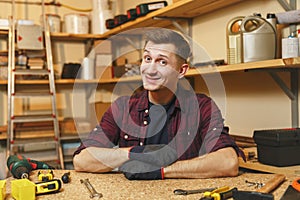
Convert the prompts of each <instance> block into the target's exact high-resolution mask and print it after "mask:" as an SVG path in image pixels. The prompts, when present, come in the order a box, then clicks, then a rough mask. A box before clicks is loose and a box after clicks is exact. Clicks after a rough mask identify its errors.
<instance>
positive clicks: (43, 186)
mask: <svg viewBox="0 0 300 200" xmlns="http://www.w3.org/2000/svg"><path fill="white" fill-rule="evenodd" d="M61 185H62V183H61V181H60V180H59V179H52V180H49V181H43V182H39V183H35V186H36V194H37V195H40V194H47V193H54V192H58V191H59V190H60V189H61Z"/></svg>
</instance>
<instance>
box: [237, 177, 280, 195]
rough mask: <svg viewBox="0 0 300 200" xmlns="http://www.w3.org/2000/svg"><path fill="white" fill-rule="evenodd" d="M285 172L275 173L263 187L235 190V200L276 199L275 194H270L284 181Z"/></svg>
mask: <svg viewBox="0 0 300 200" xmlns="http://www.w3.org/2000/svg"><path fill="white" fill-rule="evenodd" d="M284 180H285V176H284V175H283V174H275V175H274V177H273V178H272V179H271V180H269V181H268V182H267V183H266V184H265V185H264V186H263V187H262V188H260V189H258V190H256V191H238V190H236V191H233V194H232V197H233V199H234V200H253V199H255V200H274V196H273V194H269V193H270V192H271V191H273V190H275V189H276V188H277V187H278V186H279V185H280V184H281V183H282V182H283V181H284Z"/></svg>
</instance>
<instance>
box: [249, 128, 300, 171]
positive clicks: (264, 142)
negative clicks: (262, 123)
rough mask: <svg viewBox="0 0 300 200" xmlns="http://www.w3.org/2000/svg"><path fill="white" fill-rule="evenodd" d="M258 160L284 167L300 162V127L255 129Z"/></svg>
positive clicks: (254, 135)
mask: <svg viewBox="0 0 300 200" xmlns="http://www.w3.org/2000/svg"><path fill="white" fill-rule="evenodd" d="M253 139H254V141H255V143H256V144H257V154H258V161H259V162H261V163H263V164H268V165H273V166H278V167H284V166H291V165H299V164H300V156H299V155H300V128H290V129H273V130H255V131H254V134H253Z"/></svg>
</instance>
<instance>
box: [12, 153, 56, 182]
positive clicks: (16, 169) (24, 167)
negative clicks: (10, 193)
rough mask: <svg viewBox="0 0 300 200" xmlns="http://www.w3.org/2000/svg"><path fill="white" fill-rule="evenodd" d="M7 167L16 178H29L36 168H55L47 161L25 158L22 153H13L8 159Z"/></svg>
mask: <svg viewBox="0 0 300 200" xmlns="http://www.w3.org/2000/svg"><path fill="white" fill-rule="evenodd" d="M7 167H8V169H9V170H10V172H11V174H12V175H13V176H14V177H15V178H28V177H29V173H30V172H31V171H32V170H35V169H53V167H51V166H49V165H47V164H46V163H43V162H40V161H36V160H31V159H28V158H25V157H24V156H22V155H11V156H9V157H8V159H7Z"/></svg>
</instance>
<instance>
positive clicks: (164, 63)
mask: <svg viewBox="0 0 300 200" xmlns="http://www.w3.org/2000/svg"><path fill="white" fill-rule="evenodd" d="M159 64H160V65H166V64H167V61H165V60H160V61H159Z"/></svg>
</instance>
